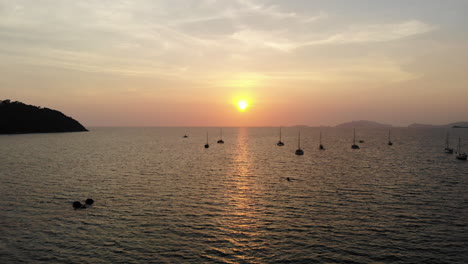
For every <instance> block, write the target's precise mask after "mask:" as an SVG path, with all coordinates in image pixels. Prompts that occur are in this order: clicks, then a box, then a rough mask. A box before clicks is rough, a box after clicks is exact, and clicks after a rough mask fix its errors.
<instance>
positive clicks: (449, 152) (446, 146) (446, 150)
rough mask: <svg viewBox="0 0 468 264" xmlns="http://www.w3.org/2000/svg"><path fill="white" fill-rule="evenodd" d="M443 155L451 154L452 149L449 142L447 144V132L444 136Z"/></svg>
mask: <svg viewBox="0 0 468 264" xmlns="http://www.w3.org/2000/svg"><path fill="white" fill-rule="evenodd" d="M444 151H445V153H447V154H453V148H450V142H449V132H448V131H447V134H446V135H445V149H444Z"/></svg>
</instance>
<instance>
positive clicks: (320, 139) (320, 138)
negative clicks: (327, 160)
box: [319, 131, 322, 145]
mask: <svg viewBox="0 0 468 264" xmlns="http://www.w3.org/2000/svg"><path fill="white" fill-rule="evenodd" d="M319 143H320V145H322V131H320V136H319Z"/></svg>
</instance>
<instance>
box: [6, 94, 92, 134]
mask: <svg viewBox="0 0 468 264" xmlns="http://www.w3.org/2000/svg"><path fill="white" fill-rule="evenodd" d="M79 131H88V130H87V129H86V128H85V127H84V126H82V125H81V124H80V123H79V122H78V121H76V120H75V119H73V118H71V117H68V116H66V115H64V114H63V113H61V112H59V111H57V110H53V109H49V108H42V107H37V106H33V105H27V104H24V103H21V102H11V101H10V100H3V101H0V134H22V133H54V132H79Z"/></svg>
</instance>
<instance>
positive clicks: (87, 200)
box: [85, 198, 94, 205]
mask: <svg viewBox="0 0 468 264" xmlns="http://www.w3.org/2000/svg"><path fill="white" fill-rule="evenodd" d="M85 203H86V204H87V205H92V204H93V203H94V200H93V199H90V198H88V199H86V201H85Z"/></svg>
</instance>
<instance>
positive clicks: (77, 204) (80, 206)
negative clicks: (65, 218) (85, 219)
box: [73, 201, 86, 209]
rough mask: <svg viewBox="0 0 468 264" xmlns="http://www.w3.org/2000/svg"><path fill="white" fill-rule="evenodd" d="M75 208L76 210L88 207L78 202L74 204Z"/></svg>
mask: <svg viewBox="0 0 468 264" xmlns="http://www.w3.org/2000/svg"><path fill="white" fill-rule="evenodd" d="M73 208H75V209H81V208H86V205H84V204H81V203H80V202H78V201H76V202H73Z"/></svg>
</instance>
